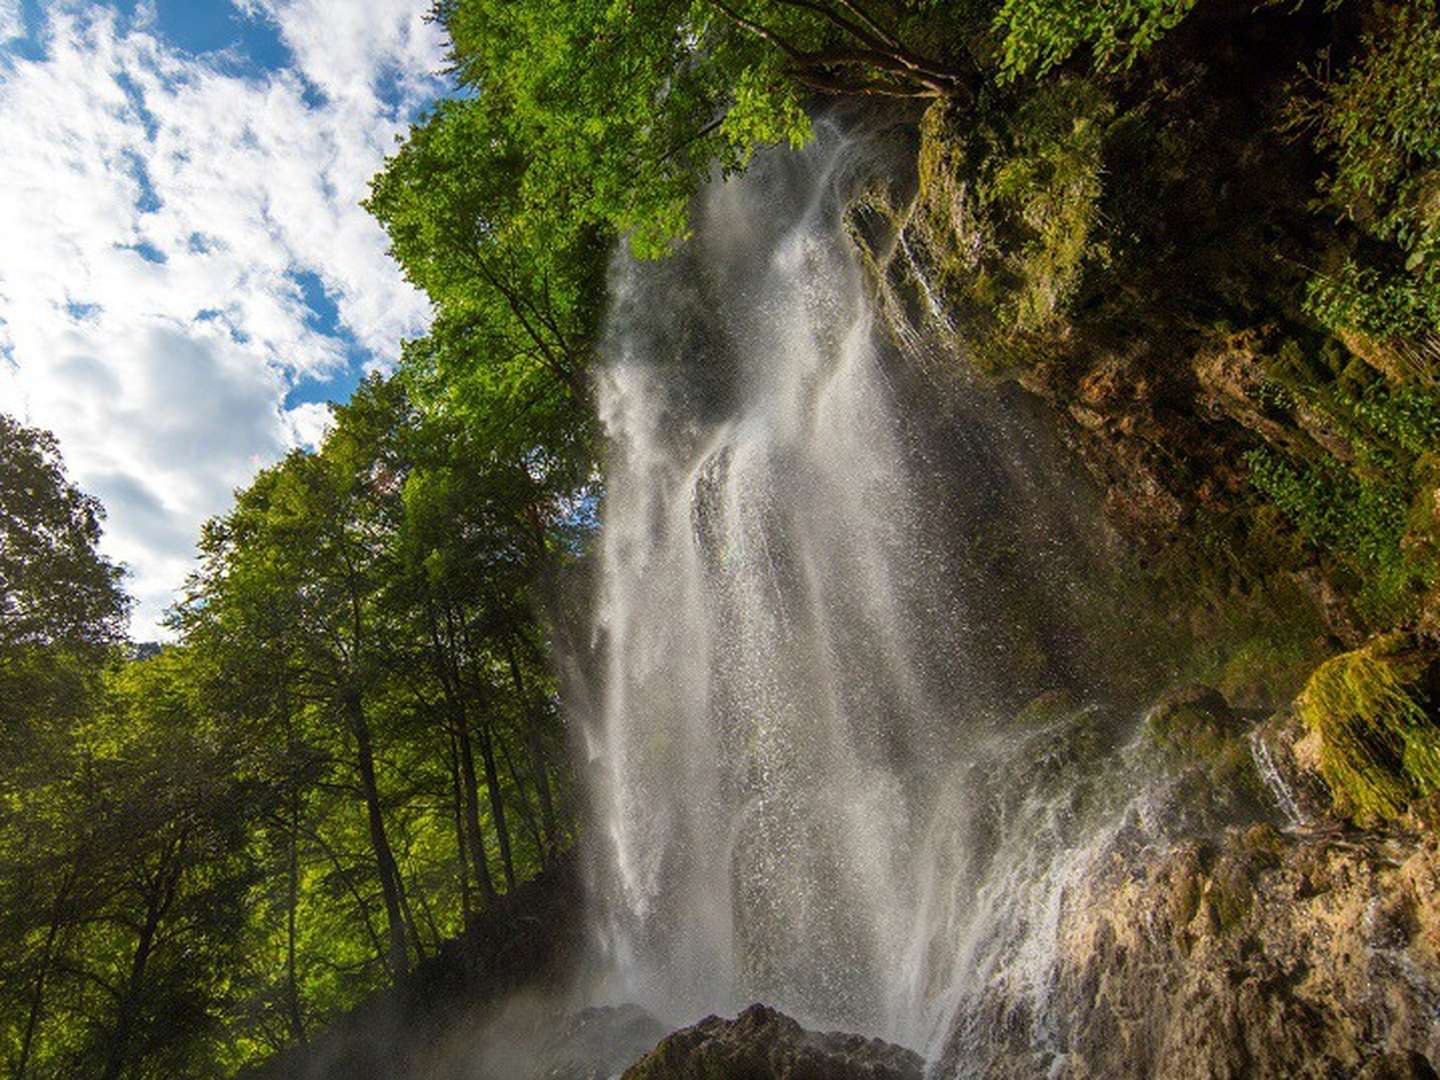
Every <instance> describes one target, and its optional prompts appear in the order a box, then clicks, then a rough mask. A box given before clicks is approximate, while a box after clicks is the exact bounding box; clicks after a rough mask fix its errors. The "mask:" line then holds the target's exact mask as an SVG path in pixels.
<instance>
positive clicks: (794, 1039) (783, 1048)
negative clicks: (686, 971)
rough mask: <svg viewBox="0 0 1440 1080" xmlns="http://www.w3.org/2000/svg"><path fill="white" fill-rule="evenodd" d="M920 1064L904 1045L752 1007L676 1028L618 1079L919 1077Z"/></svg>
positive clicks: (895, 1079)
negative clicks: (819, 1028) (824, 1029)
mask: <svg viewBox="0 0 1440 1080" xmlns="http://www.w3.org/2000/svg"><path fill="white" fill-rule="evenodd" d="M924 1067H925V1063H924V1061H923V1060H922V1059H921V1057H920V1055H919V1054H916V1053H915V1052H914V1051H911V1050H906V1049H905V1048H904V1047H900V1046H895V1045H893V1044H891V1043H887V1042H882V1041H881V1040H879V1039H867V1038H864V1037H863V1036H860V1035H849V1034H845V1033H843V1032H830V1033H827V1034H819V1033H817V1032H813V1031H807V1030H805V1029H804V1028H802V1027H801V1026H800V1025H799V1024H798V1023H796V1022H795V1021H794V1020H792V1019H790V1018H789V1017H788V1016H786V1015H784V1014H783V1013H780V1012H777V1011H776V1010H774V1009H771V1008H768V1007H766V1006H764V1005H751V1006H750V1007H749V1008H748V1009H746V1010H745V1011H744V1012H742V1013H741V1014H740V1015H739V1016H738V1017H736V1018H735V1019H734V1020H725V1019H722V1018H720V1017H718V1016H710V1017H707V1018H706V1019H704V1020H702V1021H700V1023H698V1024H696V1025H694V1026H693V1027H688V1028H685V1029H683V1030H681V1031H677V1032H676V1033H675V1034H673V1035H671V1036H670V1037H669V1038H667V1039H665V1041H664V1042H662V1043H661V1044H660V1045H659V1046H657V1047H655V1049H654V1050H652V1051H651V1052H650V1053H649V1054H647V1055H646V1056H645V1057H644V1058H642V1059H641V1060H640V1061H638V1062H636V1063H635V1064H634V1065H633V1066H631V1067H630V1068H629V1069H628V1070H627V1071H626V1072H625V1074H624V1080H710V1078H711V1077H725V1078H726V1080H921V1076H922V1075H923V1073H924Z"/></svg>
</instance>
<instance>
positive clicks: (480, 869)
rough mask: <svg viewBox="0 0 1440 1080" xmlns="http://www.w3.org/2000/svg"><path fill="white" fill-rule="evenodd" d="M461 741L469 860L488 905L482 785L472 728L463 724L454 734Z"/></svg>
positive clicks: (490, 888)
mask: <svg viewBox="0 0 1440 1080" xmlns="http://www.w3.org/2000/svg"><path fill="white" fill-rule="evenodd" d="M455 736H456V741H457V742H458V743H459V744H460V775H461V778H462V779H463V780H464V782H465V827H466V832H467V833H468V836H467V839H468V840H469V841H470V862H471V864H472V865H473V867H474V869H475V880H476V881H478V882H479V883H480V891H481V893H483V894H484V896H485V902H486V904H487V905H488V904H493V903H494V902H495V882H494V880H493V879H492V878H491V877H490V867H489V864H488V863H486V861H485V835H484V833H482V832H481V831H480V785H479V783H478V781H477V780H476V778H475V751H474V750H473V748H472V747H471V745H470V731H469V728H468V726H467V725H462V726H461V728H460V730H459V731H457V732H456V733H455Z"/></svg>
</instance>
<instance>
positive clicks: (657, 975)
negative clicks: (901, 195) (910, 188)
mask: <svg viewBox="0 0 1440 1080" xmlns="http://www.w3.org/2000/svg"><path fill="white" fill-rule="evenodd" d="M893 167H894V162H893V161H892V160H891V159H890V158H889V157H888V156H887V149H886V143H885V140H884V139H882V138H879V137H869V136H860V135H856V134H854V133H846V132H843V131H841V130H839V129H838V128H836V127H833V126H825V125H822V130H821V132H820V135H819V137H818V138H817V140H816V142H815V144H814V145H813V146H812V147H811V148H810V149H808V150H807V151H805V152H803V153H787V154H779V153H777V154H774V155H772V156H770V157H768V158H765V159H764V160H762V161H760V162H759V163H757V165H756V166H755V167H754V168H752V169H751V170H750V171H749V172H748V173H747V174H746V175H745V176H744V177H743V178H741V179H734V180H729V181H726V182H717V183H714V184H712V185H711V186H709V187H708V188H707V189H706V190H705V191H704V192H703V193H702V195H701V197H700V199H699V200H698V205H697V208H696V211H695V220H694V229H695V233H694V237H693V239H692V240H691V241H690V242H689V243H688V244H687V245H685V248H684V250H683V251H682V252H681V253H680V254H678V255H676V256H675V257H673V258H671V259H669V260H665V261H664V262H661V263H658V264H640V263H636V262H633V261H631V260H629V259H628V258H625V257H624V256H623V255H622V256H619V257H617V262H616V266H615V269H614V272H613V281H612V307H611V316H610V330H609V341H608V346H607V347H608V353H609V357H608V363H607V365H606V367H605V371H604V375H603V379H602V383H601V387H600V395H599V396H600V408H601V417H602V420H603V422H604V424H605V428H606V431H607V432H608V435H609V438H610V440H611V445H612V460H611V462H610V467H609V472H608V484H607V502H606V506H605V513H604V530H603V534H602V535H603V581H602V587H601V596H600V604H599V614H598V618H597V634H596V636H597V645H598V648H599V651H600V653H601V654H602V655H603V656H604V658H605V659H604V664H605V674H604V678H603V690H602V693H601V697H602V704H601V706H600V707H599V708H598V709H597V713H598V715H597V716H596V717H594V718H593V720H592V722H591V723H590V724H589V725H588V728H587V740H588V745H587V749H588V754H589V757H590V765H589V768H590V774H589V775H590V789H591V798H592V803H593V806H592V811H593V814H594V816H595V818H596V830H595V832H596V833H598V834H599V835H597V836H595V840H594V841H592V844H593V849H594V853H595V854H594V877H595V879H596V880H595V884H594V888H595V890H596V892H597V897H596V900H597V902H596V904H595V907H596V909H597V911H598V916H597V919H598V923H599V926H598V931H597V933H598V937H599V939H600V941H601V943H602V948H603V950H604V951H605V953H606V957H607V960H608V963H609V965H610V968H611V970H612V971H613V973H614V976H613V977H614V985H613V986H612V987H611V993H613V995H614V996H616V997H621V998H625V999H628V1000H635V1001H639V1002H640V1003H641V1004H644V1005H646V1006H647V1007H648V1008H650V1009H652V1011H655V1012H656V1013H657V1014H659V1015H661V1016H663V1017H664V1018H666V1019H667V1020H670V1021H672V1022H675V1023H684V1022H690V1021H692V1020H694V1019H696V1018H698V1017H699V1016H701V1015H704V1014H705V1013H706V1012H710V1011H733V1010H735V1009H736V1008H738V1007H741V1006H743V1005H744V1004H746V1003H748V1002H749V1001H752V1000H763V1001H766V1002H769V1003H772V1004H775V1005H777V1006H779V1007H781V1008H783V1009H785V1010H786V1011H788V1012H790V1013H792V1014H793V1015H796V1016H798V1017H800V1018H801V1019H802V1020H805V1021H807V1022H810V1023H815V1024H821V1025H828V1026H838V1027H845V1028H849V1029H853V1030H860V1031H865V1032H869V1033H875V1034H879V1035H884V1036H887V1037H889V1038H892V1039H896V1040H899V1041H903V1042H906V1043H908V1044H910V1045H912V1046H916V1047H919V1048H921V1049H927V1048H928V1049H930V1050H931V1051H932V1052H934V1051H937V1050H938V1049H939V1047H940V1045H941V1042H942V1041H943V1040H944V1039H945V1038H947V1032H949V1031H950V1030H952V1029H953V1028H954V1027H955V1025H956V1024H957V1019H956V1018H957V1017H959V1016H961V1015H962V1014H963V1013H964V1012H965V1010H966V1009H967V1008H968V1007H969V1003H972V1002H973V1001H974V1000H975V996H976V994H978V993H979V992H980V991H981V990H983V988H984V987H986V986H988V985H995V984H996V983H997V982H1004V983H1005V984H1006V985H1007V986H1008V987H1009V988H1010V989H1012V990H1013V989H1015V988H1016V987H1017V986H1019V987H1020V988H1021V989H1025V990H1026V992H1032V993H1033V994H1043V983H1044V971H1045V964H1046V962H1047V961H1046V957H1045V955H1044V950H1045V948H1046V946H1045V941H1046V940H1047V939H1046V933H1047V932H1048V931H1047V929H1046V928H1047V927H1050V928H1053V925H1054V923H1055V920H1056V919H1057V918H1058V909H1059V905H1060V898H1061V895H1062V892H1063V889H1064V886H1065V883H1066V881H1068V880H1069V879H1070V878H1071V877H1072V876H1073V875H1074V874H1075V873H1079V872H1081V870H1082V869H1083V864H1084V862H1085V860H1086V859H1088V858H1091V857H1093V853H1094V851H1095V850H1096V845H1097V844H1101V843H1113V842H1114V840H1115V838H1116V836H1118V835H1119V834H1120V833H1121V832H1122V831H1123V830H1124V828H1125V822H1126V818H1125V816H1124V815H1123V814H1121V813H1119V810H1118V806H1117V805H1115V800H1114V799H1113V798H1112V797H1110V796H1109V795H1107V794H1106V793H1107V792H1110V791H1117V790H1118V791H1123V790H1125V788H1124V784H1122V783H1107V784H1100V783H1099V782H1098V781H1097V780H1096V777H1097V776H1099V775H1100V773H1101V772H1103V770H1092V771H1091V775H1089V779H1088V780H1086V781H1085V782H1084V783H1081V782H1077V781H1076V780H1074V779H1073V776H1074V774H1075V773H1076V772H1077V769H1076V768H1075V767H1074V763H1075V761H1076V760H1077V755H1080V754H1082V753H1083V754H1085V755H1089V756H1091V757H1094V756H1097V755H1098V756H1103V755H1104V754H1105V753H1108V752H1110V751H1113V750H1115V748H1116V747H1117V746H1119V745H1120V743H1121V742H1123V737H1124V735H1125V734H1126V733H1127V732H1128V730H1129V727H1130V724H1129V719H1130V718H1129V716H1128V714H1127V715H1121V716H1120V717H1119V719H1118V720H1117V719H1116V714H1113V713H1109V712H1106V711H1105V710H1103V709H1101V708H1100V707H1099V706H1097V705H1094V704H1089V703H1085V702H1086V700H1088V699H1090V698H1093V695H1091V694H1089V691H1090V690H1091V689H1092V687H1089V686H1086V685H1084V679H1083V677H1079V676H1077V673H1076V667H1077V661H1076V656H1077V655H1078V654H1079V651H1083V650H1081V649H1080V646H1079V645H1077V639H1078V638H1079V637H1083V634H1080V633H1079V632H1078V631H1077V629H1076V627H1075V626H1074V625H1072V623H1073V620H1071V622H1067V619H1069V618H1070V615H1069V614H1068V612H1069V605H1070V603H1071V600H1072V599H1073V593H1074V591H1075V589H1076V588H1077V585H1076V582H1077V580H1078V579H1079V578H1081V577H1082V576H1083V575H1082V574H1080V572H1079V571H1078V570H1077V569H1076V565H1075V560H1076V559H1078V558H1079V556H1078V555H1076V552H1078V551H1079V550H1080V549H1081V548H1082V547H1083V545H1082V544H1080V543H1079V540H1078V539H1077V536H1078V534H1079V533H1081V532H1083V531H1084V530H1085V529H1086V528H1087V527H1089V525H1088V523H1087V519H1085V518H1084V514H1083V513H1080V512H1079V511H1075V510H1074V507H1075V506H1076V505H1077V499H1076V497H1075V496H1074V495H1073V494H1072V493H1071V492H1070V491H1069V489H1068V488H1067V487H1066V481H1065V479H1064V476H1065V474H1064V471H1063V469H1059V468H1058V467H1052V462H1051V459H1050V458H1049V456H1048V454H1049V451H1048V450H1047V449H1046V448H1045V447H1044V446H1043V445H1040V443H1039V442H1037V439H1036V437H1035V435H1034V434H1033V431H1032V428H1034V426H1035V425H1033V424H1030V423H1029V422H1028V421H1026V419H1025V417H1024V415H1023V410H1021V409H1018V408H1017V407H1014V406H1013V403H1011V404H1007V402H1006V401H1005V400H1004V399H1003V396H1002V395H999V394H997V393H995V392H990V391H984V390H982V389H980V388H971V390H970V391H969V392H967V393H964V394H960V395H958V396H957V398H956V401H951V402H950V403H948V404H943V403H940V402H939V400H938V399H939V398H940V397H942V396H943V395H940V394H939V392H938V391H935V390H934V388H933V387H932V386H929V385H928V384H925V383H924V382H923V381H922V380H919V379H918V378H917V377H916V375H915V372H914V367H915V365H913V364H907V363H906V358H905V357H904V356H903V355H899V354H897V353H896V352H895V351H893V349H892V347H891V346H890V345H889V344H888V336H887V335H886V334H885V333H884V332H883V328H882V327H881V326H879V325H877V315H876V312H875V307H874V305H872V303H871V297H870V294H869V293H868V292H867V282H866V280H865V276H864V274H863V273H862V272H861V269H860V266H859V263H858V261H857V258H856V255H855V250H854V247H853V243H852V241H851V238H850V235H849V233H848V232H847V229H846V216H845V215H846V206H847V203H848V202H849V201H850V200H851V199H852V198H853V197H854V195H855V194H856V192H857V191H858V190H859V189H860V188H861V187H862V186H863V185H864V184H865V183H867V182H869V181H870V179H871V178H873V177H874V176H875V175H877V174H879V173H882V172H883V171H884V170H886V169H893ZM957 401H958V404H957V403H956V402H957ZM942 413H943V416H942V415H941V414H942ZM926 416H930V417H932V418H934V417H940V419H939V420H936V421H935V422H933V423H930V424H929V425H928V426H927V422H926V421H925V420H924V419H923V418H924V417H926ZM1056 460H1058V455H1056ZM1047 485H1048V486H1047ZM1056 485H1058V490H1056ZM996 537H999V538H1000V539H999V540H997V539H996ZM997 553H998V554H997ZM997 566H999V567H1000V568H999V569H997ZM1037 654H1038V656H1039V659H1038V660H1037V659H1035V656H1036V655H1037ZM1027 665H1028V666H1027ZM1067 665H1068V667H1067ZM1037 671H1038V672H1039V674H1036V672H1037ZM1055 686H1061V687H1064V689H1066V690H1067V691H1068V692H1069V696H1068V697H1066V696H1064V695H1060V696H1057V697H1056V698H1055V699H1054V700H1055V702H1057V703H1058V702H1064V701H1069V702H1071V704H1068V705H1064V704H1060V705H1057V707H1055V708H1051V709H1048V710H1047V709H1045V708H1041V709H1039V710H1032V711H1031V712H1032V715H1031V716H1030V718H1029V719H1028V720H1025V721H1023V722H1017V721H1015V720H1014V717H1015V714H1016V712H1017V711H1018V710H1017V704H1018V702H1020V701H1023V700H1024V699H1025V698H1027V697H1030V696H1033V694H1034V692H1035V691H1036V690H1037V689H1045V688H1047V687H1055ZM1076 702H1078V704H1077V703H1076ZM1097 733H1098V734H1097ZM1081 771H1083V770H1081ZM1132 817H1133V814H1132ZM592 835H594V834H592ZM1022 984H1023V985H1022ZM1031 984H1033V985H1031ZM962 1026H963V1024H962Z"/></svg>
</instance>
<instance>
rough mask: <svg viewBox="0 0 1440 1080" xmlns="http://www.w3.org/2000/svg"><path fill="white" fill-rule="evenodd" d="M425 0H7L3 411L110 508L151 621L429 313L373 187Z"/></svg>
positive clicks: (399, 117)
mask: <svg viewBox="0 0 1440 1080" xmlns="http://www.w3.org/2000/svg"><path fill="white" fill-rule="evenodd" d="M427 8H428V2H427V0H150V2H140V0H115V2H112V3H98V2H95V0H89V2H86V0H78V2H68V0H40V2H37V0H0V135H3V143H0V410H4V411H6V412H10V413H13V414H16V415H19V416H20V417H21V418H22V419H23V420H25V421H26V422H28V423H31V424H34V425H38V426H41V427H45V428H49V429H50V430H52V431H54V432H55V433H56V435H57V436H58V437H59V439H60V445H61V448H62V450H63V451H64V454H65V458H66V462H67V465H68V468H69V471H70V475H71V477H72V478H73V479H74V480H75V481H76V482H77V483H78V484H79V485H80V486H81V487H82V488H84V489H85V490H86V491H89V492H91V493H93V494H95V495H98V496H99V497H100V498H101V499H102V500H103V501H104V503H105V506H106V508H107V510H108V515H109V516H108V519H107V522H106V540H105V548H106V551H107V552H108V553H109V554H110V555H111V556H112V557H114V558H115V559H117V560H119V561H121V562H124V563H125V564H126V565H127V566H128V567H129V569H130V572H131V577H130V581H129V588H130V591H131V592H132V593H133V594H134V595H135V596H136V598H137V599H138V601H139V604H138V607H137V610H136V614H135V617H134V620H133V623H132V633H133V635H134V636H135V637H136V638H138V639H145V638H150V637H156V636H160V631H158V630H157V627H156V622H157V620H158V618H159V617H160V615H161V613H162V611H163V610H164V608H165V607H166V606H167V605H168V604H169V603H170V601H171V599H172V598H173V596H174V591H175V590H176V588H177V587H178V586H179V585H180V583H181V582H182V580H183V579H184V576H185V574H186V572H187V571H188V570H189V568H190V566H191V563H192V559H193V555H194V541H195V538H196V536H197V535H198V531H199V527H200V524H201V522H202V521H204V519H205V518H207V517H209V516H210V515H212V514H215V513H218V512H220V511H223V510H224V509H225V508H226V507H227V506H228V504H229V502H230V498H231V493H232V492H233V490H234V489H235V488H236V487H238V486H243V485H244V484H245V483H246V482H247V481H248V480H249V479H250V477H252V476H253V475H254V473H255V471H256V470H257V469H258V468H259V467H261V466H263V465H266V464H268V463H270V462H272V461H274V460H276V459H277V458H278V457H279V456H281V455H282V454H283V453H284V452H285V451H286V449H287V448H289V447H291V446H294V445H297V444H301V445H303V444H307V443H313V441H314V440H315V439H316V438H317V437H318V435H319V434H320V432H321V431H322V430H323V424H324V421H325V417H326V415H327V414H326V410H325V406H324V402H326V401H330V400H343V399H344V398H345V397H346V396H347V395H348V394H349V392H350V390H351V389H352V388H353V387H354V385H355V384H356V382H357V381H358V380H359V378H360V377H361V376H362V375H363V374H364V372H365V371H367V370H369V369H370V368H371V367H373V366H376V365H380V366H384V365H386V364H388V363H390V362H391V361H393V360H394V358H395V357H396V355H397V354H398V351H399V343H400V341H401V340H402V339H403V338H405V337H412V336H415V335H416V334H417V333H420V332H422V331H423V330H424V328H425V325H426V320H427V314H428V311H427V305H426V303H425V301H424V299H423V297H421V296H420V295H419V294H417V293H416V292H415V291H414V290H413V289H411V288H410V287H409V286H408V285H407V284H405V282H404V281H403V280H402V279H401V278H400V275H399V273H398V272H397V270H396V269H395V267H394V264H393V263H391V262H390V261H389V259H388V258H387V257H386V255H385V239H384V235H383V233H382V232H381V231H380V229H379V227H378V226H377V225H375V224H374V222H373V221H371V219H370V218H369V216H368V215H367V214H366V213H365V212H364V211H363V210H361V209H360V208H359V206H358V205H357V203H358V202H359V200H360V199H361V198H363V197H364V195H365V193H366V185H367V182H368V180H369V178H370V176H371V174H372V173H374V171H375V170H376V169H377V168H378V167H379V165H380V163H381V161H382V160H383V158H384V156H385V154H386V153H387V152H389V151H390V150H391V149H392V148H393V146H394V139H395V135H396V134H397V133H399V132H401V131H403V130H404V128H405V126H406V124H407V123H408V122H409V120H410V119H412V118H413V117H414V116H415V115H416V114H417V113H418V112H419V111H420V110H422V109H423V108H424V107H425V105H426V104H428V103H429V102H431V101H433V100H434V98H435V97H436V96H437V95H438V94H440V93H442V92H444V89H445V85H444V83H443V82H442V80H441V78H440V77H439V75H438V74H437V73H438V72H439V71H440V69H441V68H442V66H443V63H444V60H443V55H442V51H443V50H442V43H441V39H440V35H439V33H438V31H437V30H436V28H435V27H434V26H433V25H431V24H429V23H427V22H426V21H425V20H424V19H423V18H422V15H423V13H424V11H425V10H426V9H427Z"/></svg>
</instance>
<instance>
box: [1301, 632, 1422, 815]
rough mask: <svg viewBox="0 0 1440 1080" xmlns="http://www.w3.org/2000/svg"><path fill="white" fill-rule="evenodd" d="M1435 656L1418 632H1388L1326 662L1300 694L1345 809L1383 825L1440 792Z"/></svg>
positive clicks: (1325, 772)
mask: <svg viewBox="0 0 1440 1080" xmlns="http://www.w3.org/2000/svg"><path fill="white" fill-rule="evenodd" d="M1434 660H1435V657H1434V654H1433V653H1432V652H1431V651H1430V650H1428V649H1424V648H1422V647H1420V645H1419V643H1418V642H1417V641H1416V640H1415V639H1414V638H1413V637H1411V636H1410V635H1406V634H1387V635H1385V636H1383V637H1380V638H1377V639H1376V640H1374V641H1372V642H1371V643H1370V644H1368V645H1366V646H1365V647H1364V648H1361V649H1357V650H1355V651H1353V652H1348V653H1343V654H1341V655H1340V656H1337V657H1335V658H1333V659H1331V660H1328V661H1326V662H1325V663H1324V664H1322V665H1321V666H1320V667H1319V668H1318V669H1316V671H1315V673H1314V675H1312V676H1311V677H1310V681H1309V682H1308V683H1307V684H1306V686H1305V689H1304V691H1302V693H1301V694H1300V696H1299V698H1297V699H1296V703H1295V705H1296V711H1297V713H1298V715H1299V716H1300V719H1301V721H1302V722H1303V723H1304V725H1305V729H1306V731H1307V733H1308V737H1309V738H1310V739H1313V740H1314V744H1315V762H1316V765H1317V767H1318V770H1319V772H1320V775H1321V777H1322V778H1323V779H1324V780H1325V783H1326V785H1327V786H1328V787H1329V788H1330V793H1331V797H1332V799H1333V800H1334V807H1335V810H1336V812H1337V813H1339V814H1341V815H1342V816H1345V817H1348V818H1351V819H1353V820H1354V821H1356V822H1357V823H1358V824H1362V825H1373V824H1378V823H1380V822H1382V821H1385V820H1389V819H1393V818H1397V817H1400V816H1401V815H1402V814H1404V813H1405V812H1406V810H1407V809H1408V808H1409V806H1410V804H1411V802H1413V801H1415V800H1417V799H1420V798H1423V797H1425V796H1427V795H1430V794H1431V793H1432V792H1435V791H1440V727H1437V726H1436V724H1435V713H1434V702H1433V700H1432V698H1431V693H1430V689H1429V686H1428V685H1427V684H1428V682H1429V678H1430V673H1431V668H1432V665H1433V664H1434Z"/></svg>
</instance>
